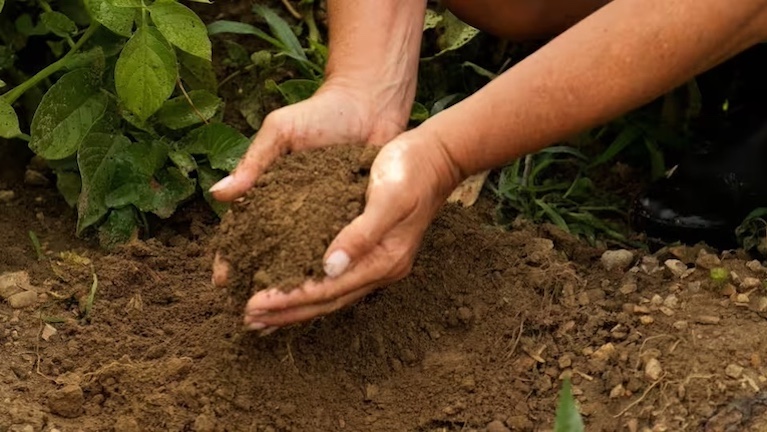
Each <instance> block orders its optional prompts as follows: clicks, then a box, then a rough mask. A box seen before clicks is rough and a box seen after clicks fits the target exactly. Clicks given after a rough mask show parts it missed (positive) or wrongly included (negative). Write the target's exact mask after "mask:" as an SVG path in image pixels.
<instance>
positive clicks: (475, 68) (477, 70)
mask: <svg viewBox="0 0 767 432" xmlns="http://www.w3.org/2000/svg"><path fill="white" fill-rule="evenodd" d="M461 66H463V67H465V68H469V69H471V70H472V71H474V73H476V74H477V75H479V76H483V77H485V78H487V79H489V80H491V81H492V80H494V79H496V78H498V74H496V73H493V72H490V71H489V70H487V69H485V68H483V67H482V66H480V65H478V64H475V63H472V62H469V61H467V62H463V64H462V65H461Z"/></svg>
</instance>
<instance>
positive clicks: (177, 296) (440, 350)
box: [0, 179, 767, 432]
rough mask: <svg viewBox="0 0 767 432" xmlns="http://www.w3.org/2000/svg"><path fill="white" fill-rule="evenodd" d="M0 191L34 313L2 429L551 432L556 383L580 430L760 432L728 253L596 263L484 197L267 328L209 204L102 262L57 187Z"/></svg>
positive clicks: (15, 323) (754, 313)
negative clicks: (216, 267) (233, 296)
mask: <svg viewBox="0 0 767 432" xmlns="http://www.w3.org/2000/svg"><path fill="white" fill-rule="evenodd" d="M6 187H9V188H11V189H13V190H14V191H15V192H16V194H17V197H16V198H15V199H14V200H12V201H11V202H9V203H2V204H0V233H1V234H0V250H2V251H3V253H2V254H1V255H0V275H2V274H4V273H6V272H11V271H27V272H28V273H29V275H30V279H31V282H32V284H33V285H34V286H35V287H36V289H37V302H36V303H35V304H34V305H32V306H30V307H28V308H25V309H15V310H14V309H12V308H11V307H10V305H9V304H8V303H5V302H0V345H2V347H3V349H2V350H1V351H0V401H2V404H0V430H11V431H21V430H24V431H27V430H30V431H46V432H48V431H50V430H52V429H53V428H56V429H59V430H61V431H64V432H66V431H79V430H84V431H118V432H121V431H168V430H171V431H240V430H253V431H326V430H349V431H392V430H397V431H425V432H437V431H485V430H493V431H498V430H507V429H508V430H515V431H547V430H551V425H552V422H553V417H554V409H555V407H556V396H557V391H558V389H559V386H560V383H561V381H560V379H561V378H562V377H564V376H567V375H572V377H573V383H574V389H575V392H576V395H577V399H578V402H579V406H580V409H581V411H582V412H583V414H584V416H585V420H586V422H587V428H588V429H587V430H589V431H619V430H621V431H622V430H627V431H633V430H638V431H642V430H658V431H660V430H667V431H701V430H704V431H729V430H733V431H734V430H737V431H747V432H756V431H763V430H765V429H764V428H765V426H767V414H765V411H766V410H765V392H764V387H765V386H766V385H767V376H766V375H767V368H766V367H765V364H764V358H765V356H766V355H767V322H765V318H764V317H765V312H764V309H765V308H767V304H765V302H767V300H765V297H764V291H763V289H762V288H761V287H760V285H759V284H758V283H757V285H753V284H754V281H753V280H751V279H748V278H756V280H757V282H760V281H762V280H764V278H765V277H766V276H767V272H766V271H765V270H764V268H763V267H762V266H761V264H759V263H752V262H748V260H747V257H745V256H744V255H743V254H723V255H722V258H721V259H722V264H721V265H722V266H723V267H725V268H727V269H729V270H731V271H732V272H734V273H735V275H734V276H732V278H733V279H732V286H726V285H725V286H722V287H714V286H713V285H712V284H711V283H710V279H709V276H708V273H709V272H708V270H706V269H705V268H703V267H699V268H697V269H696V267H695V266H694V265H690V269H691V270H690V274H689V275H687V276H685V277H684V279H680V278H679V277H677V276H674V275H673V274H672V273H671V272H670V271H669V270H668V269H667V268H666V267H665V266H664V264H663V261H664V260H665V259H668V258H674V257H675V256H678V257H681V258H682V259H683V260H685V261H687V262H690V259H691V258H690V257H693V258H692V259H694V257H695V256H697V255H696V254H697V250H696V249H693V248H679V249H674V250H671V251H668V250H667V251H664V252H661V253H660V254H659V255H657V256H648V257H645V258H641V259H640V257H639V256H638V255H637V256H635V259H634V262H633V263H629V265H632V266H633V265H635V266H633V267H631V268H630V269H629V270H624V269H614V270H612V271H607V270H605V269H603V268H602V267H601V265H600V264H599V256H600V254H601V251H599V250H595V249H591V248H589V247H587V246H585V245H583V244H582V243H581V242H579V241H577V240H574V239H572V238H570V237H568V236H566V235H564V234H562V233H561V232H558V231H556V230H555V229H553V228H550V227H535V226H528V225H525V224H519V225H518V226H516V227H515V228H514V230H513V231H511V232H508V231H502V230H500V229H498V228H496V227H494V226H493V224H492V220H491V218H490V217H489V214H490V213H491V212H490V211H489V210H490V209H491V208H492V205H491V203H490V202H488V201H487V200H486V199H483V200H482V201H481V202H480V203H478V205H477V206H475V207H474V208H471V209H462V208H457V207H452V206H450V207H446V208H445V209H444V211H442V212H441V214H440V215H439V217H438V219H437V220H436V221H435V223H434V225H433V226H432V227H431V229H430V230H429V231H428V233H427V235H426V237H425V240H424V244H423V247H422V249H421V251H420V253H419V255H418V257H417V261H416V264H415V267H414V270H413V273H412V274H411V275H410V276H409V277H408V278H406V279H404V280H403V281H401V282H399V283H396V284H393V285H392V286H390V287H388V288H387V289H385V290H383V291H380V292H378V293H376V294H375V295H373V296H370V297H369V298H367V299H365V300H364V301H363V302H361V303H360V304H358V305H356V306H354V307H353V308H349V309H347V310H344V311H341V312H339V313H336V314H333V315H331V316H328V317H326V318H324V319H322V320H318V321H315V322H313V323H311V324H307V325H304V326H297V327H295V328H291V329H289V330H287V331H281V332H277V333H275V334H273V335H271V336H269V337H266V338H259V337H257V336H254V335H252V334H247V333H244V332H242V330H241V319H240V316H239V313H240V310H241V308H240V307H232V305H231V304H230V303H229V301H228V298H227V296H226V295H225V294H224V293H222V292H221V291H220V290H218V289H216V288H214V287H213V286H212V284H211V283H210V263H211V261H212V256H211V254H210V253H209V252H208V251H209V250H210V239H211V235H212V234H213V232H214V230H215V224H214V223H213V220H212V219H211V218H210V216H209V213H205V212H204V211H203V210H201V209H200V208H197V207H195V206H192V207H186V208H184V209H183V210H182V211H181V212H180V213H179V215H178V217H177V218H176V219H175V220H174V221H171V222H170V223H168V224H167V225H166V226H165V227H163V229H162V230H161V231H160V232H157V233H156V236H155V237H154V238H153V239H151V240H148V241H145V242H142V241H137V242H135V243H133V244H131V245H128V246H126V247H124V248H122V249H121V250H119V251H116V252H113V253H112V254H105V253H103V252H102V251H100V250H99V249H97V248H96V247H95V246H91V245H90V244H86V243H83V242H81V241H79V240H76V239H74V238H73V237H72V234H71V233H72V232H73V228H74V223H75V218H74V213H73V212H72V211H70V210H68V209H66V207H65V206H64V205H63V203H61V201H60V200H59V199H58V198H56V195H55V193H54V192H53V191H52V190H50V189H33V188H32V189H31V188H28V187H23V186H20V182H19V180H18V179H17V180H16V182H14V183H11V184H8V185H6ZM38 214H39V216H35V215H38ZM29 230H33V231H35V232H36V233H37V234H38V236H39V237H40V238H41V240H42V242H43V244H44V246H45V250H46V251H47V258H46V259H45V260H43V261H37V259H36V258H35V254H34V252H33V249H32V247H31V245H30V243H29V240H28V237H27V232H28V231H29ZM61 252H72V253H74V254H76V255H72V254H61ZM76 257H80V258H76ZM83 258H85V259H87V260H85V259H83ZM88 260H89V261H90V262H88ZM658 260H660V262H658ZM92 272H95V274H96V275H97V276H98V289H97V294H96V297H95V301H94V303H93V308H92V310H91V311H90V313H89V314H88V316H87V317H86V316H84V313H83V309H82V307H81V306H80V305H81V304H82V301H83V298H85V297H86V296H87V294H88V292H89V291H90V288H91V286H92V283H93V275H92ZM744 296H745V297H744ZM744 301H745V303H744ZM41 318H42V319H41ZM46 326H50V327H52V328H54V329H55V330H56V331H57V332H56V334H54V335H52V336H51V335H49V334H48V335H46V333H45V332H46V331H50V330H49V329H48V328H47V327H46ZM44 335H45V336H46V337H45V338H43V336H44ZM653 359H655V360H653ZM656 360H657V362H656ZM648 364H652V365H659V366H660V367H661V371H660V375H652V374H650V375H649V376H648V372H647V368H648V366H647V365H648ZM656 372H657V371H656ZM491 423H492V429H491V428H489V427H488V425H490V424H491ZM503 425H505V426H503ZM499 426H503V427H505V428H507V429H498V427H499ZM645 427H647V428H651V429H643V428H645Z"/></svg>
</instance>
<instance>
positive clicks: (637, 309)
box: [634, 305, 650, 315]
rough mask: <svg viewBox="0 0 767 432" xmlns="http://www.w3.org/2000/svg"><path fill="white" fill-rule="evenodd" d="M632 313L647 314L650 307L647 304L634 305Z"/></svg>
mask: <svg viewBox="0 0 767 432" xmlns="http://www.w3.org/2000/svg"><path fill="white" fill-rule="evenodd" d="M634 313H635V314H637V315H639V314H648V313H650V308H648V307H647V306H640V305H634Z"/></svg>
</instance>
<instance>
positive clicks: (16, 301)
mask: <svg viewBox="0 0 767 432" xmlns="http://www.w3.org/2000/svg"><path fill="white" fill-rule="evenodd" d="M8 303H9V304H10V305H11V307H12V308H14V309H24V308H27V307H30V306H34V304H35V303H37V293H36V292H34V291H24V292H20V293H18V294H14V295H12V296H10V297H8Z"/></svg>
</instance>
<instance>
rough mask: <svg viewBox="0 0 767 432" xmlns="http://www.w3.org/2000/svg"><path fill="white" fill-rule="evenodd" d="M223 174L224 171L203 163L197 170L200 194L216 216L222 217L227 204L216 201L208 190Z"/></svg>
mask: <svg viewBox="0 0 767 432" xmlns="http://www.w3.org/2000/svg"><path fill="white" fill-rule="evenodd" d="M225 175H226V174H225V173H222V172H221V171H217V170H214V169H213V168H211V167H209V166H205V165H200V168H199V169H198V170H197V178H198V180H199V182H200V188H201V189H202V196H203V198H205V201H207V202H208V205H210V208H212V209H213V211H214V212H215V213H216V214H217V215H218V217H222V216H223V215H224V213H226V211H227V210H229V204H228V203H225V202H221V201H217V200H216V199H215V198H213V195H212V194H211V193H210V192H208V190H209V189H210V188H211V187H213V185H214V184H216V183H218V182H219V180H221V179H222V178H224V176H225Z"/></svg>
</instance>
